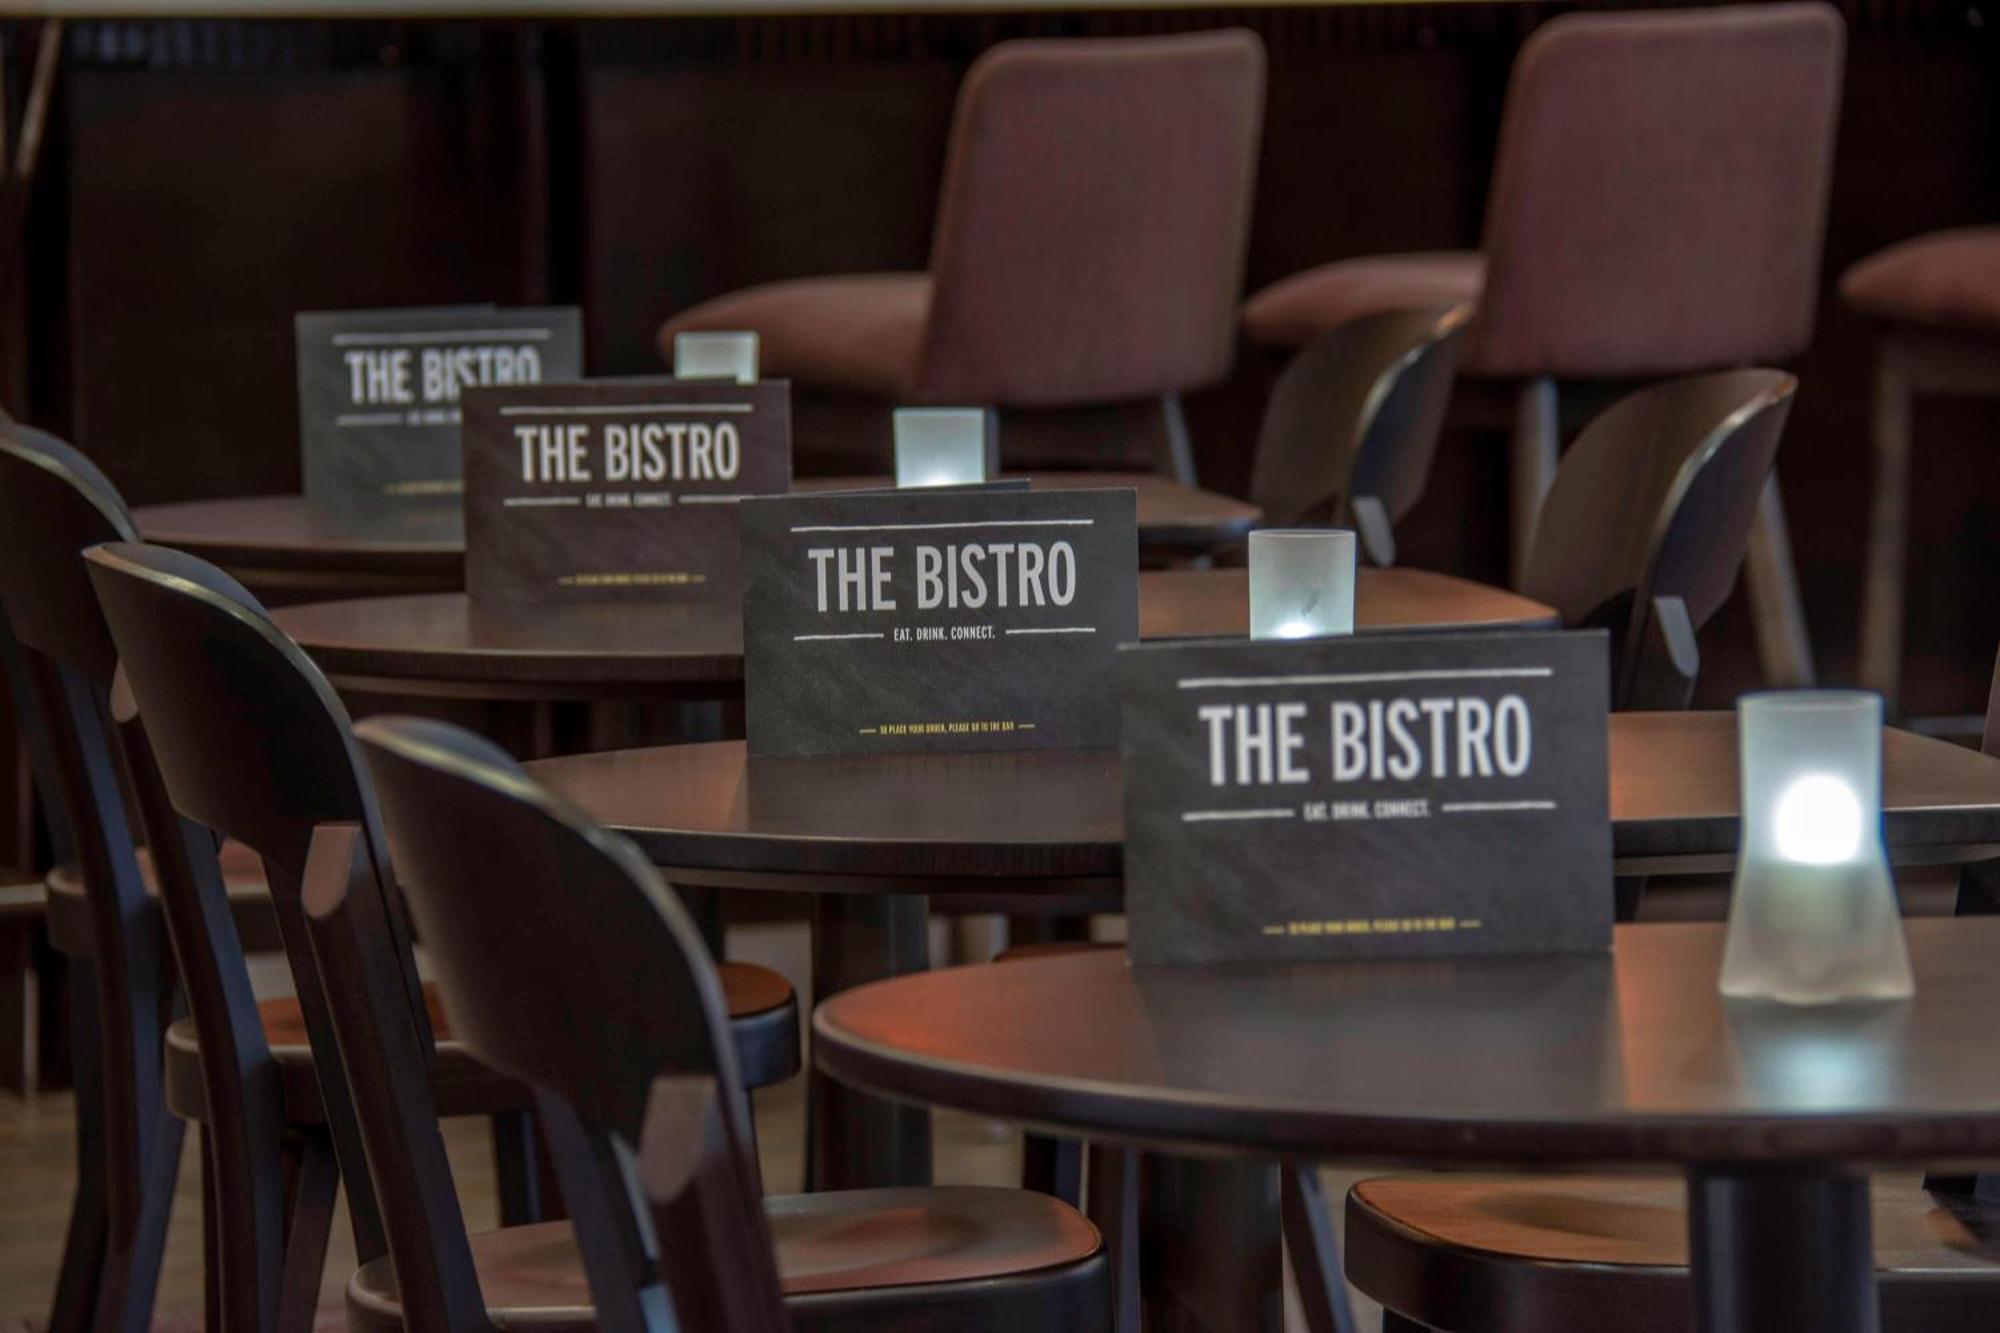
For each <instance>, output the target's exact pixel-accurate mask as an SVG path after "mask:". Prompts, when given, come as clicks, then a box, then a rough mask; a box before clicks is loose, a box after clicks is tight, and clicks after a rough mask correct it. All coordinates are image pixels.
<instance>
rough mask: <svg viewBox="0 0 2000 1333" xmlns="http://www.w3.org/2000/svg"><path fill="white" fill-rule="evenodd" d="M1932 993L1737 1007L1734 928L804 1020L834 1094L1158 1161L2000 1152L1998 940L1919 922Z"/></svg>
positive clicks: (1066, 980) (888, 996)
mask: <svg viewBox="0 0 2000 1333" xmlns="http://www.w3.org/2000/svg"><path fill="white" fill-rule="evenodd" d="M1907 928H1908V932H1909V941H1910V951H1911V956H1912V959H1913V961H1914V964H1915V968H1916V974H1917V995H1916V998H1915V999H1914V1000H1912V1001H1908V1002H1906V1003H1902V1004H1893V1005H1874V1006H1863V1007H1859V1008H1832V1009H1822V1010H1801V1009H1786V1008H1784V1007H1782V1006H1775V1005H1755V1006H1725V1004H1724V1002H1723V1001H1722V999H1721V997H1720V996H1719V995H1718V994H1717V992H1716V974H1717V971H1718V967H1719V962H1720V956H1721V945H1722V928H1721V927H1720V926H1715V925H1709V924H1700V925H1642V926H1621V927H1619V928H1618V931H1617V943H1616V946H1615V947H1614V949H1612V950H1611V951H1610V952H1608V953H1603V954H1595V955H1588V956H1569V957H1545V958H1507V959H1493V958H1487V959H1460V960H1447V961H1427V962H1421V963H1408V962H1404V963H1397V962H1380V963H1329V964H1299V965H1290V966H1279V967H1265V968H1233V969H1231V968H1206V967H1188V968H1150V969H1133V968H1132V967H1130V966H1129V965H1128V964H1127V962H1126V958H1125V955H1124V953H1123V951H1122V950H1109V951H1102V950H1101V951H1095V952H1091V953H1084V954H1071V955H1066V956H1058V957H1049V958H1040V959H1026V960H1022V961H1019V962H1008V963H1000V964H989V965H985V966H979V967H962V968H953V969H949V970H945V971H937V972H926V973H918V974H914V975H910V976H904V977H898V978H895V979H893V980H890V981H884V982H880V983H877V984H873V985H867V986H862V987H858V988H856V989H852V990H849V991H846V992H844V993H842V994H840V995H838V996H835V997H834V998H833V999H831V1000H828V1001H827V1002H826V1003H825V1004H824V1005H822V1006H821V1007H820V1009H819V1012H818V1014H817V1016H816V1017H815V1019H814V1021H813V1030H814V1035H815V1040H814V1043H813V1050H814V1058H815V1060H816V1062H817V1063H818V1065H819V1067H820V1068H821V1069H822V1070H824V1071H825V1072H827V1073H828V1074H831V1075H832V1076H833V1077H835V1078H837V1079H839V1080H841V1081H842V1082H844V1083H849V1084H853V1085H855V1086H858V1087H862V1088H868V1089H871V1090H873V1091H875V1092H877V1093H882V1094H886V1095H890V1096H894V1097H897V1098H901V1099H907V1100H914V1101H918V1102H923V1103H928V1104H932V1105H938V1106H951V1107H958V1108H961V1109H965V1110H971V1111H977V1112H978V1113H979V1114H982V1115H997V1116H1002V1117H1005V1118H1008V1119H1013V1120H1020V1121H1026V1122H1030V1123H1033V1124H1036V1125H1040V1126H1043V1127H1057V1128H1061V1129H1064V1130H1069V1131H1075V1132H1078V1133H1079V1134H1082V1135H1085V1136H1087V1137H1089V1138H1091V1139H1098V1138H1112V1139H1119V1140H1126V1141H1136V1142H1143V1143H1147V1144H1152V1145H1199V1146H1202V1147H1205V1148H1209V1149H1221V1150H1230V1151H1235V1152H1243V1153H1253V1154H1257V1155H1260V1156H1271V1157H1278V1156H1284V1157H1300V1158H1309V1159H1321V1160H1325V1159H1333V1158H1345V1159H1353V1160H1374V1161H1421V1162H1440V1163H1442V1162H1452V1163H1466V1164H1475V1163H1476V1164H1488V1165H1501V1164H1513V1163H1548V1164H1564V1165H1571V1164H1575V1165H1582V1164H1593V1163H1649V1164H1654V1165H1659V1166H1668V1165H1687V1164H1703V1165H1707V1166H1715V1165H1728V1164H1736V1163H1762V1162H1813V1161H1822V1162H1851V1163H1861V1164H1873V1163H1885V1162H1892V1161H1905V1162H1936V1161H1947V1160H1948V1161H1952V1162H1961V1161H1976V1160H1978V1159H1981V1158H1992V1157H1996V1156H2000V1062H1996V1061H1994V1060H1993V1059H1991V1058H1990V1055H1991V1046H1992V1027H1993V1015H1994V1014H1995V1013H1996V1012H2000V969H1996V968H1995V967H1994V966H1993V959H1994V957H1995V956H1996V951H2000V921H1996V920H1992V919H1977V920H1950V919H1927V920H1914V921H1911V922H1909V923H1908V926H1907Z"/></svg>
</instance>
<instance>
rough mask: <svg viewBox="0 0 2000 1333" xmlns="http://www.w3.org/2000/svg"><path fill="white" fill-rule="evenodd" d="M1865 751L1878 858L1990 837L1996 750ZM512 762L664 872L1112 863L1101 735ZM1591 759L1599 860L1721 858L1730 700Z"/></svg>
mask: <svg viewBox="0 0 2000 1333" xmlns="http://www.w3.org/2000/svg"><path fill="white" fill-rule="evenodd" d="M1882 752H1883V762H1882V800H1883V807H1884V817H1883V832H1884V837H1885V839H1886V841H1887V842H1888V845H1889V849H1890V852H1891V854H1892V856H1893V857H1894V858H1895V859H1896V860H1897V861H1899V862H1901V863H1903V864H1914V863H1923V862H1944V863H1952V862H1962V861H1970V860H1978V859H1981V858H1982V857H1984V856H1986V855H1990V854H1992V852H1993V849H1994V847H1995V846H1996V845H2000V759H1996V758H1993V757H1991V756H1988V755H1984V754H1980V753H1979V752H1977V751H1974V750H1968V749H1965V748H1964V747H1962V746H1957V745H1952V744H1950V743H1949V742H1946V741H1940V740H1935V739H1932V738H1930V737H1927V736H1919V735H1916V734H1914V733H1912V732H1907V731H1898V730H1896V729H1894V728H1884V730H1883V733H1882ZM529 768H530V770H531V771H532V772H533V773H534V774H535V776H536V778H537V779H538V780H539V781H541V782H543V783H545V784H547V785H548V786H549V787H551V788H552V789H554V790H556V791H559V792H561V793H562V794H563V795H565V796H567V797H569V798H570V799H571V800H573V801H575V802H576V803H577V804H578V805H580V806H582V807H583V809H585V810H587V811H588V812H589V813H590V815H591V817H592V818H594V819H596V820H597V821H598V822H600V823H603V824H606V825H608V826H610V827H612V828H616V829H618V830H620V831H621V832H623V833H625V834H626V835H628V836H629V837H631V838H633V839H634V840H635V841H637V842H638V844H639V845H640V847H641V848H642V849H644V850H645V852H646V854H647V855H648V856H649V857H650V858H651V859H652V860H653V862H654V863H655V864H656V865H659V866H662V867H664V868H665V869H666V870H667V872H668V877H669V878H671V879H673V880H674V881H675V882H677V883H684V884H701V885H715V886H719V887H731V886H742V887H759V886H765V885H767V884H768V882H769V881H770V880H771V879H773V878H777V879H782V880H784V881H786V883H785V887H788V888H793V889H806V890H824V891H828V892H838V893H870V894H898V893H993V892H995V891H996V890H999V889H1001V888H1003V887H1004V888H1005V889H1007V890H1008V891H1017V892H1036V891H1048V890H1050V889H1069V888H1073V887H1075V886H1076V885H1077V884H1078V883H1079V882H1084V881H1095V882H1098V883H1102V884H1106V885H1109V884H1114V883H1115V882H1116V880H1117V879H1118V877H1119V876H1120V875H1121V874H1122V873H1123V870H1124V843H1125V812H1124V779H1123V772H1122V769H1121V766H1120V763H1119V757H1118V753H1117V752H1116V751H1115V750H1012V751H993V752H988V753H979V754H911V755H893V756H887V755H831V756H813V757H807V758H786V759H753V758H751V757H750V756H749V754H748V752H747V751H746V750H745V748H744V744H743V742H741V741H720V742H714V743H710V744H705V745H670V746H658V747H651V748H647V749H642V750H615V751H609V752H605V753H599V754H583V755H572V756H567V757H564V758H561V759H551V760H544V761H541V762H538V763H535V764H531V765H529ZM1610 769H1611V772H1610V783H1611V829H1612V839H1611V842H1612V851H1613V855H1614V856H1616V857H1617V858H1618V867H1617V868H1618V871H1619V873H1621V874H1626V875H1634V874H1669V873H1675V872H1679V873H1708V872H1711V871H1715V870H1722V869H1727V868H1728V867H1729V865H1730V864H1732V863H1733V861H1734V857H1735V851H1736V840H1737V830H1738V800H1739V797H1738V788H1737V756H1736V716H1735V714H1733V713H1721V712H1716V713H1614V714H1612V715H1611V719H1610ZM794 881H796V882H794ZM1000 881H1005V883H1004V885H1003V884H1002V883H1000Z"/></svg>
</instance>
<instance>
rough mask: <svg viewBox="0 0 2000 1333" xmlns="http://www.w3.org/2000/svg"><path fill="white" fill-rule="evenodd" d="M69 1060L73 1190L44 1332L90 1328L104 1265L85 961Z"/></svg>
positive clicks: (74, 989) (75, 982) (100, 1155)
mask: <svg viewBox="0 0 2000 1333" xmlns="http://www.w3.org/2000/svg"><path fill="white" fill-rule="evenodd" d="M69 992H70V1001H69V1010H70V1038H71V1046H72V1054H71V1064H72V1069H73V1077H74V1080H75V1084H74V1086H75V1089H76V1193H75V1195H74V1196H73V1197H72V1199H71V1200H70V1212H69V1232H68V1235H67V1236H66V1237H65V1238H64V1241H63V1257H62V1267H61V1269H60V1270H59V1271H58V1273H57V1275H56V1291H55V1303H54V1307H53V1309H52V1310H51V1312H50V1314H49V1325H48V1333H84V1330H86V1329H88V1328H90V1327H91V1325H92V1323H93V1318H94V1314H95V1308H96V1298H97V1288H98V1284H99V1280H100V1276H101V1274H102V1271H103V1267H104V1246H105V1241H106V1239H107V1229H108V1225H109V1222H108V1213H107V1205H108V1200H107V1199H106V1197H105V1186H104V1094H103V1080H104V1065H103V1061H102V1060H101V1059H100V1058H99V1053H98V1048H97V976H96V972H95V965H94V964H92V963H90V962H89V961H88V960H86V959H82V958H77V959H72V960H70V968H69Z"/></svg>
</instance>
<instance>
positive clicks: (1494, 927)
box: [1119, 630, 1613, 964]
mask: <svg viewBox="0 0 2000 1333" xmlns="http://www.w3.org/2000/svg"><path fill="white" fill-rule="evenodd" d="M1119 668H1120V670H1119V677H1120V685H1121V688H1122V693H1123V713H1124V727H1123V733H1124V736H1123V748H1124V758H1125V910H1126V916H1127V920H1128V922H1129V925H1130V950H1131V956H1132V960H1133V961H1134V962H1135V963H1140V964H1146V963H1220V962H1251V961H1285V960H1294V959H1298V960H1304V959H1358V958H1380V957H1439V956H1448V955H1454V954H1475V953H1492V954H1498V953H1506V954H1528V953H1568V952H1583V951H1590V950H1597V949H1605V948H1608V947H1609V946H1610V943H1611V913H1612V902H1613V894H1612V891H1611V820H1610V812H1609V804H1610V802H1609V770H1608V768H1607V764H1608V759H1607V746H1606V733H1607V730H1608V718H1609V707H1610V699H1609V677H1610V671H1609V667H1608V663H1607V638H1606V636H1605V635H1604V633H1603V632H1602V631H1597V630H1590V631H1579V632H1573V633H1550V632H1547V631H1528V632H1517V631H1510V632H1500V633H1454V634H1428V633H1427V634H1372V635H1358V636H1354V637H1340V638H1325V639H1304V640H1294V641H1259V642H1253V641H1249V640H1203V641H1198V642H1185V643H1158V644H1144V645H1133V646H1131V647H1128V648H1126V649H1125V650H1124V651H1123V652H1122V653H1121V654H1120V662H1119Z"/></svg>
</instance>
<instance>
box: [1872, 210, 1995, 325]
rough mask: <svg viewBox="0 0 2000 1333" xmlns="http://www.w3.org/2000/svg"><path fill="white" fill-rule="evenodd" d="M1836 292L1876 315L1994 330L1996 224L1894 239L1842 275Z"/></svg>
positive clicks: (1903, 320)
mask: <svg viewBox="0 0 2000 1333" xmlns="http://www.w3.org/2000/svg"><path fill="white" fill-rule="evenodd" d="M1840 296H1841V299H1842V300H1844V301H1846V302H1847V304H1848V305H1850V306H1852V307H1854V308H1855V309H1856V310H1859V311H1861V312H1862V313H1864V314H1869V315H1874V316H1877V317H1878V318H1881V319H1893V320H1896V321H1898V322H1900V323H1905V324H1938V325H1946V326H1950V327H1954V328H1971V329H1993V330H2000V227H1957V228H1954V229H1952V230H1950V231H1936V232H1931V233H1930V234H1928V235H1925V236H1913V237H1911V238H1910V239H1909V240H1907V241H1900V242H1898V243H1897V244H1895V245H1892V246H1890V247H1889V248H1888V249H1886V250H1882V251H1879V252H1877V253H1876V254H1872V255H1870V256H1869V257H1868V258H1866V259H1864V260H1862V261H1861V262H1860V263H1858V264H1856V265H1855V266H1854V267H1852V268H1850V269H1848V270H1847V272H1845V273H1843V274H1842V275H1841V277H1840Z"/></svg>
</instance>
